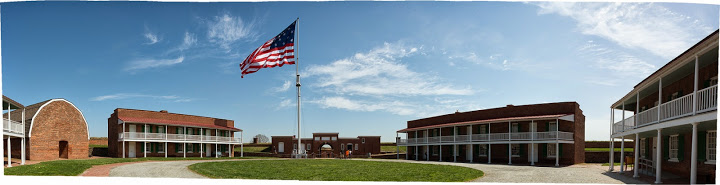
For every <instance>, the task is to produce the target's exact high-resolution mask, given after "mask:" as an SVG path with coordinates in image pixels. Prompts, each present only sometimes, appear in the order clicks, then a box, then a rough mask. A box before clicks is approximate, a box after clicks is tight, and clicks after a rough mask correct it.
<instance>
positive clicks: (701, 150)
mask: <svg viewBox="0 0 720 185" xmlns="http://www.w3.org/2000/svg"><path fill="white" fill-rule="evenodd" d="M697 133H698V136H697V137H698V138H697V139H698V143H697V144H698V146H697V149H698V153H697V155H698V162H704V161H706V160H705V159H706V158H705V156H706V154H705V150H707V144H706V140H707V132H706V131H698V132H697Z"/></svg>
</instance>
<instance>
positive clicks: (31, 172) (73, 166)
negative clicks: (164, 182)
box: [5, 157, 260, 176]
mask: <svg viewBox="0 0 720 185" xmlns="http://www.w3.org/2000/svg"><path fill="white" fill-rule="evenodd" d="M248 158H260V157H243V159H248ZM200 159H201V158H199V157H188V158H181V157H171V158H164V157H148V158H102V159H76V160H56V161H46V162H41V163H37V164H31V165H22V166H15V167H12V168H5V175H25V176H77V175H80V174H81V173H82V172H84V171H85V170H87V169H89V168H91V167H92V166H95V165H104V164H113V163H123V162H136V161H174V160H200ZM215 159H216V158H212V157H211V158H208V157H205V158H202V160H215ZM217 159H240V158H239V157H233V158H229V157H221V158H217Z"/></svg>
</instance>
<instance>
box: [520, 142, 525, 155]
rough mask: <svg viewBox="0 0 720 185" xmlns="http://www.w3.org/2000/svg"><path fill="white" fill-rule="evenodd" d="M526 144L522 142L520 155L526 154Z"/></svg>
mask: <svg viewBox="0 0 720 185" xmlns="http://www.w3.org/2000/svg"><path fill="white" fill-rule="evenodd" d="M526 147H527V145H526V144H520V156H522V155H525V148H526Z"/></svg>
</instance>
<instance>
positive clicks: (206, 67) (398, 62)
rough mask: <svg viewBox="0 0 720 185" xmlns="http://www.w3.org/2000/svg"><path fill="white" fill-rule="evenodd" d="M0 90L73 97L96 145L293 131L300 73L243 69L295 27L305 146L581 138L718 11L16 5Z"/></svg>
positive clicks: (665, 7)
mask: <svg viewBox="0 0 720 185" xmlns="http://www.w3.org/2000/svg"><path fill="white" fill-rule="evenodd" d="M0 12H1V13H0V15H1V16H2V20H1V21H2V32H1V34H2V77H3V78H2V82H3V83H2V85H3V93H4V94H5V95H7V96H8V97H11V98H13V99H15V100H16V101H19V102H21V103H23V104H25V105H29V104H34V103H37V102H40V101H44V100H47V99H51V98H65V99H68V100H69V101H71V102H73V103H74V104H75V105H76V106H78V107H79V108H80V109H81V110H82V111H83V113H84V115H85V117H86V119H87V121H88V123H89V126H90V135H91V136H98V137H101V136H107V118H108V117H109V116H110V114H112V112H113V110H114V109H115V108H133V109H145V110H168V111H170V112H174V113H183V114H191V115H202V116H209V117H217V118H225V119H232V120H235V126H236V127H238V128H241V129H244V130H245V134H244V136H245V139H246V140H250V139H251V138H252V136H254V135H256V134H265V135H267V136H273V135H294V134H296V132H297V130H296V126H295V124H296V122H295V119H296V113H295V111H296V109H295V105H296V104H295V103H296V101H295V89H294V87H293V85H292V84H293V83H294V82H293V81H294V72H295V71H294V70H295V66H285V67H282V68H273V69H262V70H260V71H259V72H257V73H253V74H250V75H247V76H246V77H245V78H242V79H241V78H240V70H239V67H238V64H239V63H240V62H241V61H242V60H243V59H244V58H245V57H246V56H247V55H248V54H249V53H250V52H251V51H252V50H254V49H255V48H257V47H258V46H260V45H261V44H262V43H263V42H265V41H266V40H268V39H270V38H271V37H273V36H275V35H276V34H278V33H279V32H280V31H282V29H284V28H285V27H286V26H287V25H289V24H290V23H291V22H292V21H293V20H295V18H297V17H300V18H301V22H300V30H299V32H300V36H299V42H300V43H299V51H298V52H299V54H298V55H299V57H300V59H299V64H300V72H301V75H302V79H301V80H302V84H303V87H302V95H303V104H302V106H303V109H302V121H303V127H302V131H303V135H304V136H309V134H311V133H313V132H340V136H341V137H355V136H357V135H380V136H382V140H383V141H393V140H394V137H395V131H396V130H399V129H402V128H404V127H405V126H406V121H408V120H414V119H418V118H423V117H430V116H436V115H440V114H448V113H453V112H455V110H459V111H471V110H477V109H483V108H494V107H501V106H505V105H507V104H514V105H522V104H536V103H546V102H558V101H576V102H578V103H579V104H580V107H581V109H583V111H584V114H585V116H586V123H585V125H586V140H607V139H608V136H609V132H610V130H609V124H610V123H609V122H610V121H609V119H610V114H609V113H610V112H609V107H610V104H612V103H613V102H615V101H617V100H618V99H619V98H620V97H622V96H623V95H625V94H626V93H627V92H629V91H630V90H631V89H632V87H633V86H634V85H635V84H637V83H638V82H640V81H641V80H642V79H643V78H645V77H646V76H648V75H649V74H650V73H652V72H654V71H655V70H657V69H658V68H659V67H661V66H662V65H664V64H665V63H667V62H669V61H670V60H671V59H672V58H674V57H675V56H677V55H678V54H680V53H682V52H683V51H685V50H686V49H687V48H689V47H690V46H692V45H693V44H695V43H696V42H698V41H699V40H701V39H702V38H704V37H705V36H707V35H708V34H710V33H711V32H713V31H714V30H716V29H717V28H718V22H719V20H718V6H717V5H701V4H678V3H650V4H648V3H639V4H638V3H542V2H539V3H521V2H273V3H265V2H260V3H157V2H16V3H3V4H1V5H0Z"/></svg>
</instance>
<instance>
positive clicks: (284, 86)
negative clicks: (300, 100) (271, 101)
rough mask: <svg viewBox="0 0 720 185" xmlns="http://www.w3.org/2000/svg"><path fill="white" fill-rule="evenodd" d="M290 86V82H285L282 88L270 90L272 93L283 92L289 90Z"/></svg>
mask: <svg viewBox="0 0 720 185" xmlns="http://www.w3.org/2000/svg"><path fill="white" fill-rule="evenodd" d="M290 85H292V83H291V82H290V80H286V81H285V83H283V84H282V86H280V87H274V88H272V91H273V92H285V91H287V90H288V89H290Z"/></svg>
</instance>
